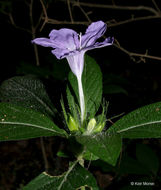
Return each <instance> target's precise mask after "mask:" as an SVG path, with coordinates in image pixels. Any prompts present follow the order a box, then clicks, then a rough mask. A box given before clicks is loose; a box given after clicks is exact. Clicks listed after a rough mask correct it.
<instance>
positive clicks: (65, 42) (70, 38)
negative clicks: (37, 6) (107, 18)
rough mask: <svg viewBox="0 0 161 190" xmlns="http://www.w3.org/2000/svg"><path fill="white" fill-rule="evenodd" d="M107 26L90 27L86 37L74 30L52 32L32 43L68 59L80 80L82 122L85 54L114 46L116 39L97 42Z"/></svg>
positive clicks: (91, 25) (100, 22)
mask: <svg viewBox="0 0 161 190" xmlns="http://www.w3.org/2000/svg"><path fill="white" fill-rule="evenodd" d="M106 28H107V26H106V24H105V23H104V22H102V21H98V22H93V23H92V24H90V25H89V27H88V28H87V30H86V32H85V34H84V35H82V34H81V33H80V34H78V33H77V32H75V31H74V30H71V29H67V28H62V29H60V30H52V31H51V32H50V34H49V38H36V39H34V40H33V41H32V42H33V43H35V44H38V45H41V46H44V47H52V48H53V50H52V51H51V52H52V53H53V54H54V55H55V56H56V57H57V58H58V59H63V58H66V59H67V60H68V63H69V66H70V68H71V70H72V72H73V73H74V74H75V75H76V77H77V80H78V89H79V98H80V107H81V120H82V121H83V118H84V112H85V106H84V95H83V88H82V82H81V76H82V72H83V67H84V54H85V52H86V51H88V50H91V49H95V48H101V47H104V46H109V45H112V43H113V41H114V39H113V38H111V37H109V38H106V39H105V40H104V41H103V42H96V40H97V39H98V38H100V37H101V36H102V35H103V34H104V33H105V31H106Z"/></svg>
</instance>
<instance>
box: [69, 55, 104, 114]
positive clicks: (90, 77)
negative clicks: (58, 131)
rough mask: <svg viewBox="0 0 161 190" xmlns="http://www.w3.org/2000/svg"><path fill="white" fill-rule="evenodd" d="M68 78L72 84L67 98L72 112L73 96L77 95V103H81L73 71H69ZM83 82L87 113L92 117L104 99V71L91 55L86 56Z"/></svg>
mask: <svg viewBox="0 0 161 190" xmlns="http://www.w3.org/2000/svg"><path fill="white" fill-rule="evenodd" d="M68 79H69V83H70V85H69V86H68V88H67V98H68V104H69V106H70V109H71V112H72V110H73V107H74V106H73V97H75V103H77V104H79V94H78V84H77V79H76V77H75V75H74V74H73V73H72V72H70V73H69V76H68ZM82 83H83V90H84V96H85V107H86V113H87V114H88V115H90V118H92V117H94V115H95V113H96V112H97V110H98V108H99V106H100V103H101V100H102V73H101V70H100V67H99V66H98V65H97V63H96V61H95V60H94V59H92V58H91V57H89V56H85V64H84V70H83V75H82Z"/></svg>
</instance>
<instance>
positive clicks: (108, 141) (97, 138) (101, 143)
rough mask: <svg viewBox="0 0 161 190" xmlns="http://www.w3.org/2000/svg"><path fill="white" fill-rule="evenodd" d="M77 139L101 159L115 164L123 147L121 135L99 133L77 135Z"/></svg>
mask: <svg viewBox="0 0 161 190" xmlns="http://www.w3.org/2000/svg"><path fill="white" fill-rule="evenodd" d="M76 140H77V141H78V142H79V143H81V144H82V145H84V146H85V147H86V148H87V150H89V151H90V152H91V153H93V154H94V155H95V156H98V157H99V158H100V159H101V160H104V161H106V162H108V163H109V164H111V165H113V166H114V165H115V164H116V162H117V159H118V157H119V154H120V151H121V147H122V140H121V138H120V136H119V135H117V134H109V133H99V134H96V135H90V136H76Z"/></svg>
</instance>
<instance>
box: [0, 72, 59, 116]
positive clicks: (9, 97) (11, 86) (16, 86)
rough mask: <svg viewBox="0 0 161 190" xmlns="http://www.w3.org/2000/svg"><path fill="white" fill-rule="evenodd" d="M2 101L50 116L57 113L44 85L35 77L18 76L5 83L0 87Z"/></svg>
mask: <svg viewBox="0 0 161 190" xmlns="http://www.w3.org/2000/svg"><path fill="white" fill-rule="evenodd" d="M0 99H1V101H3V102H10V103H12V104H16V105H20V106H24V107H27V108H31V109H34V110H37V111H39V112H41V113H43V114H45V115H49V116H53V115H54V113H55V111H56V110H55V108H54V107H53V105H52V103H51V101H50V99H49V96H48V95H47V93H46V90H45V87H44V85H43V83H42V82H41V81H40V80H39V79H38V78H36V77H34V76H17V77H13V78H10V79H8V80H6V81H4V82H3V83H2V85H1V86H0Z"/></svg>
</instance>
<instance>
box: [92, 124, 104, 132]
mask: <svg viewBox="0 0 161 190" xmlns="http://www.w3.org/2000/svg"><path fill="white" fill-rule="evenodd" d="M104 126H105V122H103V123H100V124H98V125H97V126H96V127H95V128H94V130H93V132H94V133H99V132H101V131H102V130H103V128H104Z"/></svg>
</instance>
